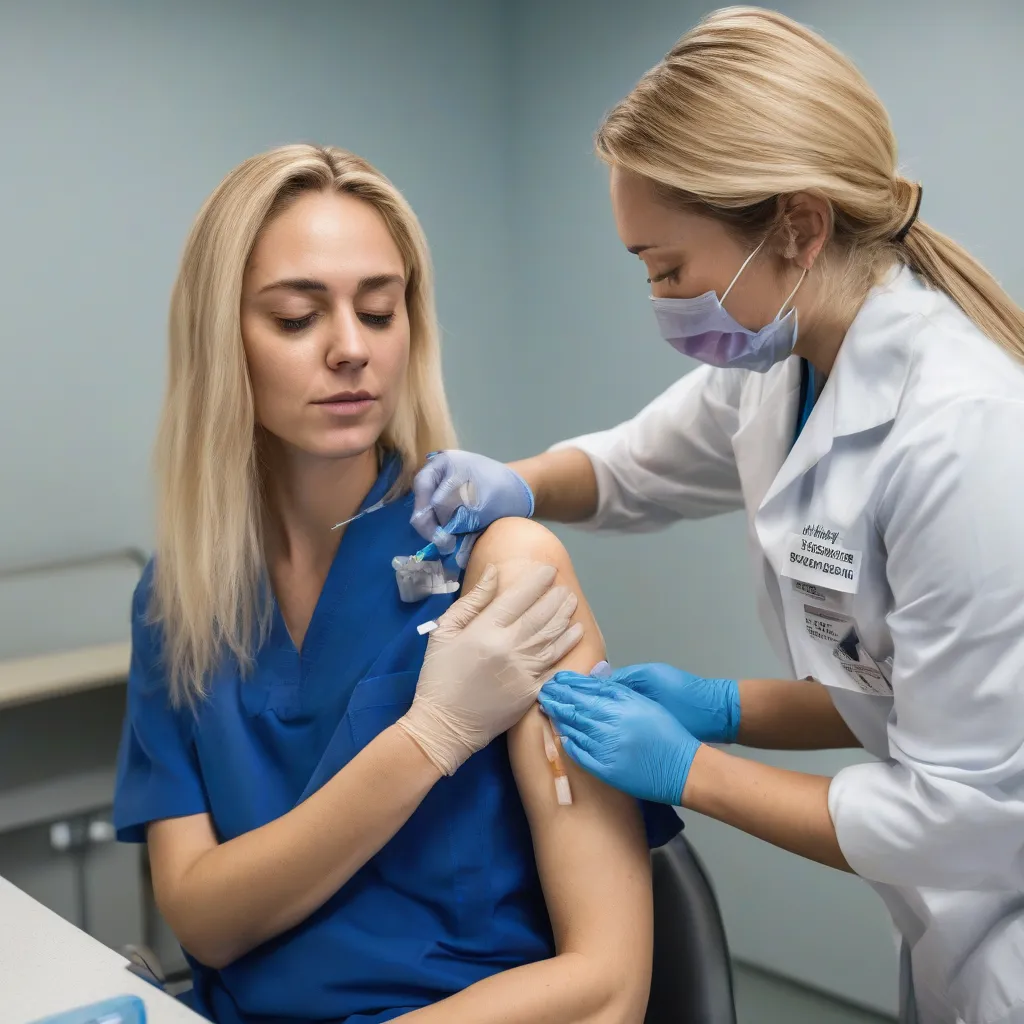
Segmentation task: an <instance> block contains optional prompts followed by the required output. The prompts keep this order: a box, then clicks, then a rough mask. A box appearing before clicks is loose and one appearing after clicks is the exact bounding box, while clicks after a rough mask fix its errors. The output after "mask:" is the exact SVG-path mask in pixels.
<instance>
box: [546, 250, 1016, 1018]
mask: <svg viewBox="0 0 1024 1024" xmlns="http://www.w3.org/2000/svg"><path fill="white" fill-rule="evenodd" d="M799 384H800V368H799V360H797V359H795V358H794V359H789V360H787V361H786V362H784V363H781V364H779V365H777V366H775V367H774V368H773V369H771V370H770V371H769V372H768V373H765V374H757V373H751V372H747V371H741V370H719V369H712V368H710V367H702V368H700V369H697V370H695V371H694V372H692V373H689V374H687V375H686V376H685V377H683V378H682V379H681V380H679V381H678V382H677V383H675V384H674V385H673V386H672V387H671V388H669V389H668V391H666V392H665V393H664V394H662V395H661V396H660V397H658V398H657V399H655V400H654V401H653V402H652V403H651V404H650V405H649V406H648V407H647V408H646V409H644V410H643V411H642V412H640V413H639V414H638V415H637V416H636V417H635V418H633V419H632V420H630V421H628V422H626V423H623V424H621V425H620V426H618V427H615V428H613V429H612V430H608V431H604V432H602V433H597V434H590V435H587V436H585V437H580V438H576V439H574V440H572V441H567V442H564V444H563V445H560V446H558V447H563V446H566V447H568V446H571V447H576V448H580V449H582V450H583V451H585V452H586V453H587V454H588V455H589V456H590V458H591V461H592V462H593V465H594V468H595V471H596V474H597V480H598V487H599V495H600V497H599V507H598V510H597V514H596V515H595V517H594V519H593V520H592V521H591V523H590V524H589V525H590V526H592V527H594V528H597V529H609V530H626V531H630V530H632V531H642V530H652V529H657V528H659V527H662V526H665V525H667V524H669V523H671V522H674V521H676V520H678V519H682V518H694V517H700V516H707V515H711V514H714V513H718V512H726V511H731V510H735V509H741V508H744V509H745V510H746V512H747V523H748V538H749V544H750V551H751V556H752V560H753V567H754V577H755V585H756V588H757V596H758V605H759V609H760V612H761V617H762V620H763V622H764V626H765V628H766V629H767V631H768V634H769V636H770V638H771V640H772V643H773V645H774V647H775V649H776V650H777V651H778V653H779V655H780V657H781V658H782V659H783V660H784V662H785V663H786V664H788V665H789V666H790V667H791V669H792V672H793V676H794V677H795V678H804V677H808V676H813V677H814V678H816V679H819V680H821V681H822V682H824V683H826V684H829V687H830V693H831V694H832V698H833V700H834V702H835V705H836V707H837V709H838V710H839V712H840V713H841V714H842V716H843V718H844V719H845V720H846V722H847V723H848V725H849V726H850V729H851V730H852V731H853V732H854V733H855V734H856V736H857V737H858V738H859V739H860V740H861V742H862V743H863V745H864V747H865V748H866V749H867V750H868V751H870V752H871V753H872V754H874V755H876V757H878V758H879V759H880V760H879V761H877V762H871V763H867V764H859V765H855V766H853V767H849V768H846V769H844V770H843V771H841V772H840V773H839V774H838V775H837V776H836V777H835V779H834V781H833V782H832V785H831V788H830V792H829V811H830V813H831V815H832V820H833V822H834V823H835V827H836V832H837V835H838V839H839V845H840V847H841V848H842V851H843V853H844V855H845V856H846V858H847V860H848V861H849V863H850V865H851V866H852V867H853V868H854V870H855V871H857V872H858V873H859V874H860V875H861V876H863V877H864V878H865V879H867V880H868V881H869V882H871V883H872V885H873V886H874V887H875V888H876V889H877V890H878V892H879V893H880V894H881V896H882V898H883V900H884V901H885V902H886V904H887V905H888V907H889V910H890V912H891V914H892V917H893V920H894V922H895V924H896V926H897V928H898V929H899V931H900V932H901V933H902V935H903V938H904V941H905V942H906V943H907V944H908V945H909V947H910V950H911V961H912V964H913V979H914V990H915V995H916V1000H917V1006H918V1015H919V1018H920V1021H921V1024H960V1022H965V1024H1011V1022H1012V1024H1022V1022H1024V368H1022V367H1021V365H1020V364H1018V363H1017V362H1015V361H1014V360H1013V359H1012V358H1011V357H1010V356H1008V355H1007V354H1006V353H1005V352H1004V351H1003V350H1002V349H1001V348H999V347H998V346H997V345H995V344H993V343H992V342H991V341H989V340H988V339H986V338H985V337H984V336H983V335H982V334H981V333H980V332H979V331H978V329H977V328H976V327H975V326H974V325H973V324H972V323H971V322H970V321H969V320H968V319H967V318H966V317H965V316H964V315H963V314H962V313H961V312H960V311H959V309H958V308H957V307H956V306H955V305H954V303H952V302H951V301H950V300H949V299H948V298H947V297H946V296H945V295H943V294H941V293H939V292H936V291H934V290H931V289H929V288H926V287H925V286H924V285H923V284H922V283H921V281H920V280H919V279H918V278H917V277H915V275H914V274H912V273H911V272H910V271H909V270H907V269H905V268H901V269H899V270H894V271H892V272H891V273H890V274H889V275H888V277H887V280H886V281H885V282H883V284H882V285H881V286H879V287H878V288H876V289H874V290H873V291H872V292H871V294H870V295H869V297H868V299H867V300H866V302H865V303H864V305H863V307H862V309H861V311H860V312H859V314H858V316H857V318H856V319H855V321H854V323H853V325H852V326H851V328H850V331H849V333H848V334H847V336H846V338H845V340H844V342H843V345H842V348H841V349H840V352H839V355H838V357H837V359H836V362H835V366H834V367H833V372H832V374H831V376H830V377H829V379H828V381H827V382H826V384H825V387H824V388H823V390H822V392H821V395H820V397H819V398H818V401H817V404H816V405H815V407H814V410H813V412H812V413H811V416H810V419H809V420H808V422H807V424H806V426H805V427H804V430H803V432H802V433H801V435H800V437H799V439H798V440H797V441H796V443H795V445H793V446H792V450H790V446H791V444H792V442H793V433H794V429H795V421H796V413H797V410H796V405H797V400H798V393H799ZM851 634H852V636H851Z"/></svg>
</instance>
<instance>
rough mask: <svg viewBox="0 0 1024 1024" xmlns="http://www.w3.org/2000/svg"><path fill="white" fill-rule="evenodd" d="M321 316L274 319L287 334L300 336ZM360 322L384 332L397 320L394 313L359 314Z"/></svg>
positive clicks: (313, 314)
mask: <svg viewBox="0 0 1024 1024" xmlns="http://www.w3.org/2000/svg"><path fill="white" fill-rule="evenodd" d="M319 315H320V314H319V313H317V312H312V313H307V314H306V315H305V316H294V317H291V316H278V317H274V319H275V320H276V321H277V325H278V327H280V328H281V330H282V331H284V332H285V333H287V334H298V333H299V332H300V331H304V330H306V328H307V327H311V326H312V325H313V322H314V321H315V320H316V319H317V317H318V316H319ZM356 315H357V316H358V317H359V319H360V321H361V322H362V323H364V324H366V326H367V327H372V328H374V330H383V329H384V328H385V327H390V326H391V324H392V322H393V321H394V319H395V314H394V313H357V314H356Z"/></svg>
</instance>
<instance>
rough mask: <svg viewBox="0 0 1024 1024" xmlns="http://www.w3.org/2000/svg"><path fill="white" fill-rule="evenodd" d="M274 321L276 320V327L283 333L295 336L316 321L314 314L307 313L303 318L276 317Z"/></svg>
mask: <svg viewBox="0 0 1024 1024" xmlns="http://www.w3.org/2000/svg"><path fill="white" fill-rule="evenodd" d="M274 319H275V320H277V325H278V327H280V328H281V330H282V331H285V332H286V333H288V334H297V333H298V332H299V331H304V330H305V329H306V328H307V327H309V326H310V324H312V323H313V321H314V320H315V319H316V313H307V314H306V315H305V316H296V317H286V316H278V317H275V318H274Z"/></svg>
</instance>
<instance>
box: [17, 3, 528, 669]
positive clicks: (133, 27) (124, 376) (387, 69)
mask: <svg viewBox="0 0 1024 1024" xmlns="http://www.w3.org/2000/svg"><path fill="white" fill-rule="evenodd" d="M505 19H506V13H505V9H504V7H503V5H501V4H499V3H479V2H476V0H432V2H431V3H429V4H419V3H408V2H403V0H374V2H373V3H365V4H360V3H337V2H331V0H320V2H310V0H303V2H298V3H285V2H268V0H246V2H244V3H224V2H218V3H210V2H208V0H175V2H174V3H164V2H160V0H82V2H77V0H65V2H60V3H56V2H52V0H33V2H32V3H26V2H21V0H9V2H8V0H0V139H2V143H3V146H2V149H3V160H2V162H0V239H2V245H0V310H2V313H3V316H2V324H0V351H2V356H3V358H2V362H0V438H2V441H0V527H2V528H0V568H3V567H9V566H11V565H15V564H18V565H20V564H23V563H29V562H34V561H38V560H40V559H45V560H50V559H54V558H60V557H62V556H65V555H81V554H88V553H92V552H98V551H103V550H106V549H110V548H116V547H119V546H122V545H125V544H129V543H132V544H138V545H141V546H143V547H148V546H149V545H150V543H151V504H150V486H149V453H150V448H151V444H152V439H153V433H154V429H155V425H156V419H157V414H158V407H159V403H160V400H161V395H162V388H163V381H164V360H165V321H166V314H167V301H168V296H169V293H170V288H171V284H172V281H173V278H174V274H175V271H176V265H177V260H178V256H179V253H180V251H181V247H182V244H183V242H184V238H185V234H186V232H187V230H188V225H189V223H190V221H191V219H192V217H193V216H194V214H195V213H196V211H197V209H198V207H199V205H200V203H201V202H202V200H203V199H204V198H205V196H206V195H207V194H208V193H209V192H210V191H211V190H212V188H213V187H214V186H215V185H216V184H217V182H218V181H219V180H220V179H221V177H223V175H224V174H225V173H226V172H227V171H228V170H229V169H230V168H231V167H232V166H234V165H235V164H237V163H238V162H239V161H240V160H242V159H244V158H245V157H247V156H250V155H251V154H253V153H255V152H258V151H260V150H262V149H265V148H268V147H271V146H275V145H278V144H281V143H285V142H292V141H305V140H308V141H322V142H327V143H335V144H338V145H341V146H344V147H347V148H349V149H352V150H354V151H356V152H357V153H360V154H361V155H363V156H365V157H367V158H368V159H369V160H371V161H372V162H374V163H375V164H377V166H379V167H380V168H381V169H382V170H383V171H384V172H385V173H386V174H388V175H389V176H391V177H392V178H393V180H394V181H395V182H396V184H397V185H398V186H399V187H400V188H401V189H402V190H403V191H404V192H405V194H406V196H407V197H408V198H409V200H410V201H411V203H412V205H413V206H414V208H415V209H416V210H417V212H418V214H419V216H420V218H421V219H422V221H423V224H424V226H425V228H426V231H427V235H428V237H429V238H430V241H431V243H432V247H433V252H434V257H435V260H436V264H437V275H438V280H439V284H438V297H439V307H440V316H441V320H442V324H443V326H444V328H445V332H446V339H445V346H446V357H445V361H446V371H447V379H448V383H449V386H450V388H451V391H452V393H453V394H454V396H455V398H456V401H455V403H454V404H455V406H456V409H455V411H456V417H457V420H458V423H459V425H460V426H461V427H462V428H463V431H464V434H465V436H466V438H467V441H468V442H470V443H472V442H474V441H475V443H477V444H482V443H483V441H484V439H485V437H486V427H487V423H488V411H489V408H490V405H491V403H492V396H491V395H490V394H489V393H488V392H487V390H486V389H485V388H482V387H481V386H480V384H479V382H480V381H481V380H485V379H487V377H488V375H489V368H490V355H491V351H492V349H493V348H500V347H503V346H504V345H505V334H504V331H505V330H506V328H507V316H506V313H505V310H506V308H507V302H508V294H509V292H508V282H507V262H506V255H507V253H506V249H505V240H506V234H507V232H506V227H507V208H506V205H505V204H506V198H507V187H506V186H507V175H508V164H509V161H508V159H507V155H508V146H509V139H508V133H507V125H508V121H509V96H510V94H509V80H510V79H509V74H508V65H509V63H510V61H511V51H510V48H509V46H508V39H507V31H506V21H505ZM90 579H92V578H91V577H90ZM94 582H95V581H94ZM71 586H75V584H71ZM96 586H97V587H99V590H100V593H97V592H96V591H92V592H90V600H87V601H82V600H81V599H80V598H81V596H82V594H83V593H84V592H81V591H79V592H76V593H77V595H78V596H77V597H76V599H75V600H73V601H72V602H71V604H72V605H77V606H78V607H81V608H84V611H83V612H82V614H81V616H79V618H80V619H81V620H82V621H81V622H76V621H73V620H74V618H75V617H74V616H69V615H66V614H61V615H55V616H48V615H46V614H45V613H44V611H43V609H44V607H45V606H44V605H42V604H40V603H38V602H35V601H28V603H25V602H24V601H23V600H22V599H21V596H20V595H21V594H22V593H23V592H22V591H21V590H19V591H18V595H17V596H15V595H13V594H8V595H7V598H6V600H5V593H6V591H5V590H4V589H3V588H2V587H0V608H2V609H4V610H6V611H8V612H9V613H10V615H17V616H18V617H17V618H16V619H12V618H10V617H9V616H8V617H7V618H5V620H4V622H5V623H6V627H5V626H4V625H3V624H0V656H3V655H5V654H6V655H13V654H16V653H28V652H31V651H33V650H37V649H39V648H40V646H43V647H54V646H56V647H59V646H65V645H66V644H74V643H76V642H79V640H80V639H85V638H91V639H93V641H94V642H95V641H99V640H106V639H114V638H116V637H119V636H121V635H123V632H124V628H125V627H124V622H123V620H124V611H125V608H126V605H125V604H124V600H123V594H122V593H121V592H120V591H118V590H117V589H116V588H115V589H113V590H111V588H110V587H108V586H106V584H105V583H103V582H100V583H96ZM121 589H122V590H123V584H122V585H121ZM107 596H110V597H111V599H110V600H106V597H107ZM61 610H62V612H63V611H64V610H65V609H64V608H63V606H62V609H61Z"/></svg>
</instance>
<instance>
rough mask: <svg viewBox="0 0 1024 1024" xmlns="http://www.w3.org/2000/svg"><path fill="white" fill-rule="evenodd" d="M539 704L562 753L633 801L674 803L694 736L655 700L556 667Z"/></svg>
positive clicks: (680, 790)
mask: <svg viewBox="0 0 1024 1024" xmlns="http://www.w3.org/2000/svg"><path fill="white" fill-rule="evenodd" d="M540 704H541V707H542V708H543V709H544V712H545V713H546V714H547V716H548V718H550V719H551V724H552V725H553V726H554V728H555V731H556V732H557V733H558V734H559V735H560V736H561V738H562V747H563V749H564V750H565V752H566V753H567V754H568V755H569V756H570V757H571V758H572V759H573V760H574V761H575V762H576V763H577V764H578V765H579V766H580V767H581V768H584V769H586V770H587V771H588V772H590V773H591V774H592V775H596V776H597V777H598V778H599V779H601V780H602V781H603V782H606V783H607V784H608V785H609V786H614V787H615V788H616V789H621V790H622V791H623V792H624V793H629V794H630V795H632V796H634V797H636V798H637V799H638V800H653V801H654V802H655V803H662V804H675V805H678V804H679V803H681V802H682V799H683V790H684V789H685V788H686V779H687V777H688V776H689V774H690V766H691V765H692V764H693V758H694V755H695V754H696V753H697V750H698V749H699V748H700V743H699V741H698V740H697V739H696V738H695V737H694V736H693V735H692V734H691V733H689V732H688V731H687V730H686V728H685V727H684V726H683V725H681V724H680V722H679V721H678V720H677V719H676V718H675V717H674V716H673V715H672V714H670V713H669V712H668V711H666V710H665V709H664V708H663V707H662V706H661V705H660V704H657V703H656V702H655V701H653V700H651V699H650V698H648V697H644V696H643V695H642V694H639V693H636V692H634V691H633V690H631V689H629V687H627V686H623V685H622V684H621V683H616V682H612V681H611V680H610V679H593V678H592V677H590V676H581V675H577V674H576V673H575V672H559V673H558V675H556V676H555V678H554V679H552V680H551V682H549V683H547V684H546V685H545V686H544V687H543V689H542V690H541V692H540Z"/></svg>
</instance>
